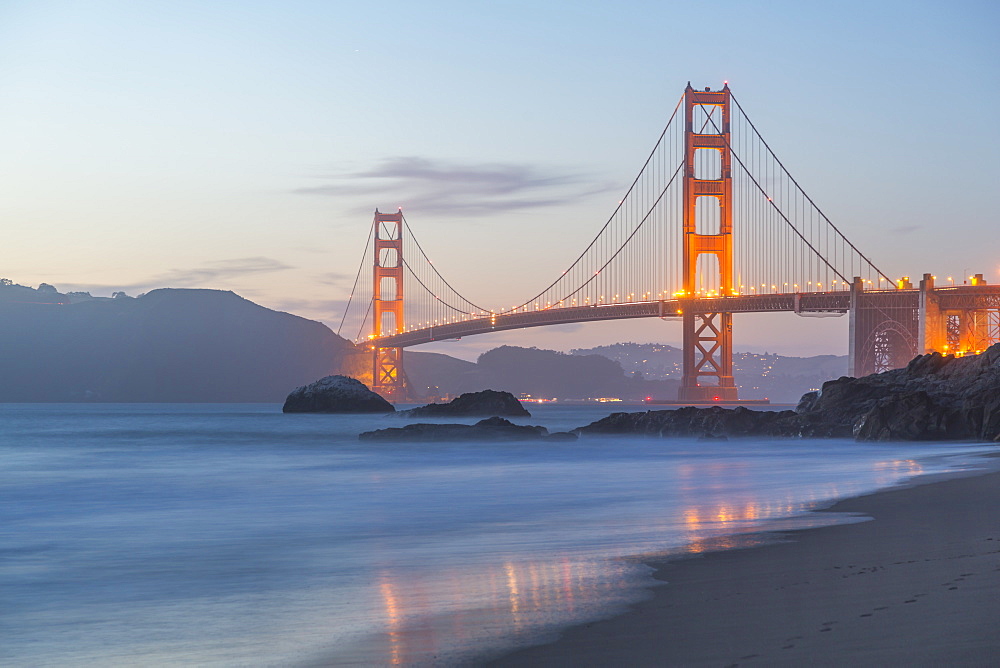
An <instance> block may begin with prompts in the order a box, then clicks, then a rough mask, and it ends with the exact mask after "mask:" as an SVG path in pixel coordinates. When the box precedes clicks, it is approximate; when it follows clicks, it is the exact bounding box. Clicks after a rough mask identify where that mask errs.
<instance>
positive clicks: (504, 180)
mask: <svg viewBox="0 0 1000 668" xmlns="http://www.w3.org/2000/svg"><path fill="white" fill-rule="evenodd" d="M327 178H328V182H327V183H325V184H323V185H317V186H310V187H306V188H299V189H297V190H295V191H294V192H296V193H298V194H301V195H326V196H333V197H344V196H352V197H356V196H358V195H375V194H383V195H382V199H384V194H391V196H392V198H393V201H394V202H396V203H399V204H400V205H402V206H404V207H405V208H408V209H414V210H418V211H420V212H421V213H425V214H434V215H442V216H463V217H474V216H481V215H489V214H495V213H497V212H503V211H517V210H524V209H537V208H544V207H551V206H559V205H562V204H566V203H568V202H572V201H576V200H579V199H580V198H581V197H585V196H588V195H593V194H597V193H601V192H606V191H608V190H609V189H610V186H609V185H608V184H606V183H604V184H602V183H598V182H597V181H596V180H595V179H594V178H592V177H588V176H585V175H583V174H578V173H559V172H557V171H556V170H552V169H548V168H546V169H543V168H541V167H539V166H534V165H527V164H504V163H480V164H463V163H456V162H447V161H436V160H431V159H428V158H420V157H414V156H410V157H398V158H387V159H385V160H383V161H381V162H380V163H378V164H377V165H376V166H374V167H372V168H371V169H367V170H362V171H356V172H351V173H346V174H341V175H335V176H332V177H327ZM370 208H371V207H370V206H366V207H362V208H360V209H359V211H367V210H369V209H370Z"/></svg>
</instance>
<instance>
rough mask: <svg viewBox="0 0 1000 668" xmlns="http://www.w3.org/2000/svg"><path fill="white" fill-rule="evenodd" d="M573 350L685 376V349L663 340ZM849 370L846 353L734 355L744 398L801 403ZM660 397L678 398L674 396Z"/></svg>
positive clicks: (631, 368)
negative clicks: (804, 398)
mask: <svg viewBox="0 0 1000 668" xmlns="http://www.w3.org/2000/svg"><path fill="white" fill-rule="evenodd" d="M571 352H572V354H574V355H602V356H604V357H607V358H608V359H611V360H614V361H616V362H618V363H619V364H621V366H622V368H623V369H624V370H625V372H626V373H631V374H639V375H641V376H642V377H644V378H646V379H647V380H676V381H679V380H680V379H681V365H682V362H683V358H682V354H681V349H680V348H675V347H674V346H668V345H666V344H662V343H616V344H614V345H610V346H599V347H596V348H586V349H577V350H573V351H571ZM846 373H847V357H846V356H845V355H817V356H814V357H789V356H785V355H777V354H774V353H768V352H765V353H750V352H742V353H734V354H733V379H734V380H735V382H736V386H737V387H738V388H739V394H740V398H742V399H765V398H767V399H770V400H771V401H773V402H776V403H797V402H798V400H799V399H800V398H801V397H802V395H803V394H805V393H806V392H810V391H812V390H816V389H819V388H820V387H821V386H822V384H823V382H824V381H827V380H829V379H831V378H839V377H840V376H843V375H845V374H846ZM658 396H659V398H664V399H673V398H674V397H673V396H672V395H671V396H665V395H658Z"/></svg>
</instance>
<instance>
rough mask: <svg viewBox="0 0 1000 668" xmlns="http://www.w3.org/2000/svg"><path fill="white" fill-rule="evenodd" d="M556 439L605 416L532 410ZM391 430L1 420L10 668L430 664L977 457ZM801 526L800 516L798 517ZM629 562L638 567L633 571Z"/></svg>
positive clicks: (834, 446) (156, 420)
mask: <svg viewBox="0 0 1000 668" xmlns="http://www.w3.org/2000/svg"><path fill="white" fill-rule="evenodd" d="M531 410H532V412H533V413H534V414H535V416H536V417H534V418H531V419H525V420H520V421H519V422H521V423H527V424H543V425H545V426H546V427H548V428H549V429H550V430H560V429H567V428H572V427H577V426H581V425H584V424H587V423H588V422H590V421H592V420H594V419H597V418H599V417H603V416H604V415H606V414H607V413H608V412H609V410H610V409H609V408H608V407H607V406H594V407H591V406H558V405H544V406H532V407H531ZM404 422H406V420H405V419H403V418H399V417H370V416H327V415H294V416H292V415H287V416H286V415H282V414H281V413H280V409H279V407H277V406H274V405H261V404H254V405H178V404H169V405H109V404H103V405H98V404H95V405H51V404H50V405H30V404H20V405H16V404H6V405H0V433H2V434H3V439H2V440H0V461H2V462H3V466H2V468H0V598H2V600H3V601H4V605H3V606H2V608H0V661H2V662H3V663H4V664H7V665H108V664H109V663H117V664H140V663H142V664H190V663H198V664H201V665H205V664H219V665H236V664H240V665H267V664H271V665H274V664H281V665H289V664H291V665H296V664H300V665H301V664H305V665H308V664H327V665H329V664H347V663H356V664H366V665H372V664H374V665H391V664H407V665H412V664H415V663H416V664H419V663H428V662H431V661H435V662H444V663H449V662H454V661H458V660H461V659H462V658H468V657H470V656H473V655H479V654H480V653H482V652H490V651H493V650H500V649H503V648H510V647H513V646H516V645H519V644H524V643H526V642H530V641H532V640H535V639H537V638H539V637H541V636H544V635H545V634H546V633H550V632H552V631H553V630H554V629H557V628H559V627H561V626H564V625H566V624H569V623H575V622H580V621H583V620H587V619H594V618H597V617H601V616H606V615H608V614H611V613H612V612H614V611H615V610H617V609H621V607H623V606H624V605H626V604H627V603H628V602H629V601H633V600H636V599H637V598H638V597H641V596H642V595H643V588H644V587H647V586H649V585H650V584H651V581H650V579H649V578H648V574H649V569H648V567H646V566H644V565H642V563H641V562H640V561H639V560H637V559H632V558H627V557H632V556H635V555H643V554H656V553H661V554H662V553H675V554H689V553H697V552H699V551H702V550H704V549H708V548H716V549H717V548H724V547H729V546H735V545H740V544H746V542H747V541H748V540H756V538H753V537H743V538H742V539H735V538H733V537H732V536H733V535H734V534H739V533H741V532H746V531H749V530H754V529H760V528H791V527H793V526H805V525H812V524H815V523H816V522H819V521H829V519H826V520H824V519H821V518H816V517H809V516H807V515H806V514H805V512H806V511H807V509H808V508H810V507H813V506H815V505H816V504H820V505H823V504H825V503H827V502H829V501H830V500H832V499H834V498H838V497H843V496H848V495H856V494H859V493H863V492H865V491H869V490H874V489H876V488H880V487H885V486H889V485H892V484H894V483H896V482H898V481H900V480H903V479H906V478H908V477H910V476H913V475H918V474H921V473H930V472H936V471H943V470H951V469H954V468H956V467H957V468H962V467H969V466H971V465H972V463H973V462H974V461H975V459H976V457H975V455H976V454H977V453H981V452H983V451H984V450H985V448H984V447H983V446H980V445H970V444H959V445H955V444H913V443H909V444H857V443H853V442H850V441H802V440H783V441H759V440H754V441H740V440H734V441H728V442H717V441H710V442H698V441H694V440H687V439H671V440H659V439H655V440H654V439H639V438H626V437H601V438H591V439H583V440H581V441H579V442H576V443H544V444H542V443H523V444H489V443H450V444H364V445H362V444H361V443H359V442H358V440H357V434H358V433H359V432H361V431H364V430H367V429H371V428H376V427H379V426H387V425H400V424H402V423H404ZM789 518H790V519H789ZM623 557H624V558H623Z"/></svg>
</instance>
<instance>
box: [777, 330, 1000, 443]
mask: <svg viewBox="0 0 1000 668" xmlns="http://www.w3.org/2000/svg"><path fill="white" fill-rule="evenodd" d="M795 410H796V412H797V413H798V414H799V415H800V416H802V417H804V418H806V419H809V420H814V421H815V420H820V421H823V422H825V423H827V424H833V425H837V426H838V427H843V426H848V427H849V428H850V431H851V433H852V434H853V435H854V437H855V438H856V439H858V440H861V441H886V440H907V441H910V440H920V441H923V440H962V439H977V440H984V441H996V440H998V438H1000V344H995V345H993V346H991V347H990V348H988V349H987V350H986V351H984V352H983V353H982V354H980V355H967V356H964V357H954V356H951V355H941V354H940V353H930V354H927V355H920V356H918V357H915V358H913V359H912V360H911V361H910V363H909V364H907V365H906V367H905V368H902V369H893V370H891V371H886V372H885V373H880V374H872V375H870V376H865V377H863V378H848V377H843V378H839V379H837V380H833V381H828V382H826V383H824V384H823V388H822V390H820V392H819V393H813V392H811V393H809V394H806V395H804V396H803V397H802V401H800V402H799V405H798V407H797V408H796V409H795Z"/></svg>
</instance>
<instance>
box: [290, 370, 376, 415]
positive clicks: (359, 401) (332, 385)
mask: <svg viewBox="0 0 1000 668" xmlns="http://www.w3.org/2000/svg"><path fill="white" fill-rule="evenodd" d="M395 410H396V409H395V408H394V407H393V405H392V404H390V403H389V402H388V401H386V400H385V399H383V398H382V397H380V396H379V395H377V394H375V393H374V392H372V391H371V390H369V389H368V388H367V387H366V386H365V384H364V383H362V382H361V381H359V380H355V379H354V378H349V377H348V376H327V377H326V378H320V379H319V380H317V381H316V382H315V383H310V384H309V385H305V386H303V387H297V388H295V389H294V390H292V392H291V394H289V395H288V398H287V399H285V405H284V406H283V407H282V408H281V412H282V413H393V412H395Z"/></svg>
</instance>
